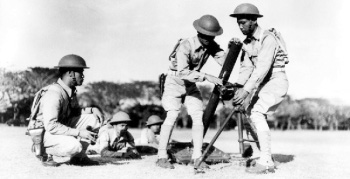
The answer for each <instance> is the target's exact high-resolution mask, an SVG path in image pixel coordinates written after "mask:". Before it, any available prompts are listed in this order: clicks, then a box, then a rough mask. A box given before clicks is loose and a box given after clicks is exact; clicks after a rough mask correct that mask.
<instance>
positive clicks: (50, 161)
mask: <svg viewBox="0 0 350 179" xmlns="http://www.w3.org/2000/svg"><path fill="white" fill-rule="evenodd" d="M41 164H43V165H44V166H45V167H58V166H60V164H59V163H57V162H55V161H54V160H53V158H52V155H48V156H47V157H43V158H42V161H41Z"/></svg>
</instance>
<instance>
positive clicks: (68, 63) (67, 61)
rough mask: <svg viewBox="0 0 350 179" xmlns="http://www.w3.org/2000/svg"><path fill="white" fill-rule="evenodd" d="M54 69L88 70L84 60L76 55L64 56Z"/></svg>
mask: <svg viewBox="0 0 350 179" xmlns="http://www.w3.org/2000/svg"><path fill="white" fill-rule="evenodd" d="M55 68H89V67H87V66H86V63H85V60H84V59H83V58H82V57H81V56H78V55H74V54H71V55H66V56H64V57H62V58H61V60H60V61H59V62H58V66H55Z"/></svg>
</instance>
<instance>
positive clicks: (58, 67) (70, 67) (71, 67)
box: [54, 66, 90, 69]
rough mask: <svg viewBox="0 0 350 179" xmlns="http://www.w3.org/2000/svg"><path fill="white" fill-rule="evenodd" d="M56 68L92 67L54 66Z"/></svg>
mask: <svg viewBox="0 0 350 179" xmlns="http://www.w3.org/2000/svg"><path fill="white" fill-rule="evenodd" d="M54 68H84V69H89V68H90V67H82V66H54Z"/></svg>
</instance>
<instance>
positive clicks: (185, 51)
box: [156, 15, 226, 169]
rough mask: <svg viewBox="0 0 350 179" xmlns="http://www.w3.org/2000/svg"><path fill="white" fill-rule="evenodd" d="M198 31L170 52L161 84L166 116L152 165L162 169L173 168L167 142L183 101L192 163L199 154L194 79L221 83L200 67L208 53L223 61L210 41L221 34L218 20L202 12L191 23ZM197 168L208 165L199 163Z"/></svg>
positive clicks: (200, 105) (200, 112)
mask: <svg viewBox="0 0 350 179" xmlns="http://www.w3.org/2000/svg"><path fill="white" fill-rule="evenodd" d="M193 26H194V28H195V29H196V30H197V32H198V34H197V35H196V36H194V37H191V38H187V39H184V40H182V41H181V42H180V44H179V45H178V46H177V47H176V48H175V49H174V52H173V53H172V54H171V55H170V68H169V70H168V73H167V77H166V80H165V85H164V93H163V96H162V105H163V107H164V109H165V110H166V111H167V117H166V119H165V121H164V123H163V125H162V128H161V132H160V141H159V147H158V160H157V162H156V164H157V165H158V166H160V167H162V168H169V169H173V168H174V166H173V165H172V164H171V163H170V162H169V161H168V157H167V151H166V149H167V144H168V141H169V138H170V135H171V133H172V130H173V127H174V123H175V122H176V118H177V117H178V115H179V113H180V108H181V105H182V104H183V103H184V104H185V106H186V107H187V110H188V113H189V115H190V116H191V117H192V120H193V126H192V139H193V146H194V147H193V155H192V162H195V161H196V160H197V159H198V158H199V157H200V156H201V155H202V152H201V149H202V143H203V122H202V116H203V102H202V97H201V94H200V91H199V90H198V88H197V86H196V82H202V81H205V80H207V81H209V82H211V83H214V84H222V80H220V79H218V78H216V77H214V76H212V75H208V74H205V73H201V72H200V70H201V68H202V67H203V65H204V64H205V63H206V61H207V60H208V58H209V56H212V57H213V58H214V59H215V60H216V61H217V62H218V63H219V64H220V65H222V64H223V63H224V61H225V57H226V53H225V52H224V51H223V50H222V49H221V48H220V46H219V45H218V44H217V43H216V42H215V41H214V39H215V37H216V36H218V35H221V34H222V33H223V29H222V28H221V26H220V24H219V22H218V20H217V19H216V18H215V17H214V16H212V15H204V16H202V17H201V18H199V19H198V20H195V21H194V22H193ZM200 167H201V168H207V167H208V166H207V165H206V164H205V163H204V162H203V163H202V165H201V166H200Z"/></svg>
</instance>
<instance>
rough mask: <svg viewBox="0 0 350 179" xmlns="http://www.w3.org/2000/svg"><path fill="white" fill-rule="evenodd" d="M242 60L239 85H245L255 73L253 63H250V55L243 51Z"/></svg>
mask: <svg viewBox="0 0 350 179" xmlns="http://www.w3.org/2000/svg"><path fill="white" fill-rule="evenodd" d="M241 59H242V60H241V66H240V69H239V77H238V80H237V83H238V84H241V85H245V83H246V82H247V81H248V79H249V77H250V75H251V74H252V72H253V69H254V66H253V63H252V61H250V59H249V56H248V54H247V53H246V52H245V51H244V50H242V56H241Z"/></svg>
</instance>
